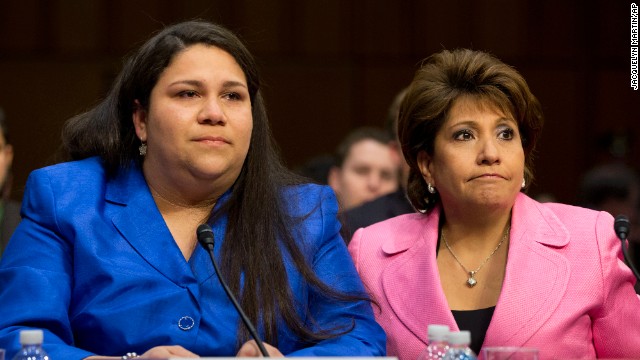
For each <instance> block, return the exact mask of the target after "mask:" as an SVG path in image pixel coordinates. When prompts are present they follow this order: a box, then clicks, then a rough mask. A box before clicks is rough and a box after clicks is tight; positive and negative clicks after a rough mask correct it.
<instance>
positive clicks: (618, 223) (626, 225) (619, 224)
mask: <svg viewBox="0 0 640 360" xmlns="http://www.w3.org/2000/svg"><path fill="white" fill-rule="evenodd" d="M630 228H631V223H630V222H629V218H628V217H626V216H624V215H618V216H616V219H615V221H614V222H613V230H614V231H615V232H616V235H617V236H618V238H620V239H621V240H625V239H626V238H627V236H629V230H630Z"/></svg>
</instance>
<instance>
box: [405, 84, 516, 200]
mask: <svg viewBox="0 0 640 360" xmlns="http://www.w3.org/2000/svg"><path fill="white" fill-rule="evenodd" d="M418 166H419V167H420V171H421V173H422V176H423V177H424V179H425V181H426V182H428V183H430V184H431V185H433V186H434V187H435V188H436V189H437V191H438V192H439V195H440V198H441V201H442V204H443V206H444V207H445V209H446V208H449V209H455V208H458V209H459V210H463V209H469V208H471V207H476V206H478V205H479V206H481V207H484V208H488V209H491V208H493V209H510V208H511V206H512V205H513V203H514V201H515V198H516V196H517V194H518V192H519V191H520V188H521V186H522V179H523V178H524V150H523V148H522V142H521V139H520V133H519V132H518V126H517V123H516V121H515V119H513V117H512V116H511V114H505V113H503V112H502V111H501V110H499V109H498V107H496V106H493V105H492V104H490V103H488V102H484V101H481V100H478V99H475V98H471V97H461V98H458V99H457V100H456V101H455V102H454V103H453V106H452V107H451V110H450V113H449V116H448V118H447V119H446V120H445V122H444V124H443V125H442V127H441V128H440V130H439V131H438V133H437V134H436V137H435V143H434V151H433V156H429V155H428V154H427V153H426V152H424V151H423V152H421V153H419V155H418Z"/></svg>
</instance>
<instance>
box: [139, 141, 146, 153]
mask: <svg viewBox="0 0 640 360" xmlns="http://www.w3.org/2000/svg"><path fill="white" fill-rule="evenodd" d="M138 151H139V152H140V156H145V155H147V143H144V142H143V143H142V144H140V146H139V147H138Z"/></svg>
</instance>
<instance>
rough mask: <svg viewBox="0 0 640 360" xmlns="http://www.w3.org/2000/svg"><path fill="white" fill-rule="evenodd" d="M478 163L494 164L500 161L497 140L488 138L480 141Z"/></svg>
mask: <svg viewBox="0 0 640 360" xmlns="http://www.w3.org/2000/svg"><path fill="white" fill-rule="evenodd" d="M478 144H479V145H478V146H479V150H478V164H479V165H482V164H485V165H493V164H499V163H500V149H499V148H498V144H496V140H494V139H487V140H484V141H480V142H478Z"/></svg>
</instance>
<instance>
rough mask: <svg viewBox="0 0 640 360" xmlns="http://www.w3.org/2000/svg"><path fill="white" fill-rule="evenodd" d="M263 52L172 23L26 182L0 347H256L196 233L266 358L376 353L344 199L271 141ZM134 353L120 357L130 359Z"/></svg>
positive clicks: (168, 351) (151, 351)
mask: <svg viewBox="0 0 640 360" xmlns="http://www.w3.org/2000/svg"><path fill="white" fill-rule="evenodd" d="M259 85H260V82H259V79H258V75H257V73H256V69H255V65H254V63H253V59H252V57H251V55H250V54H249V52H248V51H247V50H246V49H245V48H244V46H243V45H242V44H241V43H240V41H239V40H238V39H237V38H236V37H235V36H234V35H233V34H232V33H230V32H229V31H228V30H226V29H224V28H222V27H220V26H217V25H213V24H209V23H205V22H186V23H181V24H177V25H174V26H171V27H168V28H166V29H165V30H163V31H162V32H160V33H158V34H157V35H155V36H154V37H153V38H151V39H150V40H149V41H148V42H147V43H145V44H144V45H143V46H142V47H141V48H140V49H139V50H138V51H137V52H136V53H135V54H134V55H133V56H132V57H131V58H130V59H129V61H127V63H126V64H125V66H124V69H123V70H122V72H121V74H120V76H119V77H118V79H117V80H116V82H115V84H114V86H113V88H112V90H111V92H110V93H109V95H108V97H107V98H106V99H105V100H104V101H103V102H101V103H100V104H99V105H98V106H97V107H96V108H94V109H92V110H91V111H89V112H88V113H85V114H82V115H79V116H77V117H75V118H73V119H71V120H70V121H69V122H68V123H67V124H66V125H65V129H64V132H63V140H64V145H65V148H66V150H67V152H68V154H69V155H70V157H71V159H72V160H74V161H71V162H67V163H62V164H58V165H54V166H51V167H47V168H43V169H40V170H37V171H34V172H33V173H32V174H31V176H30V177H29V180H28V183H27V187H26V191H25V197H24V205H23V209H22V215H23V218H24V220H23V221H22V223H21V224H20V225H19V227H18V229H17V231H16V233H15V235H14V240H12V241H11V242H10V243H9V246H8V247H7V250H6V253H5V256H4V257H3V259H2V262H1V263H0V304H2V305H1V306H0V348H6V349H7V350H8V356H12V354H13V353H15V352H17V350H18V349H19V343H18V337H19V336H18V335H19V331H20V330H22V329H27V328H42V329H44V331H45V334H44V347H45V349H46V350H47V351H48V352H49V354H50V355H51V357H52V358H54V359H81V358H91V357H93V356H116V358H131V357H136V356H138V355H135V354H136V353H138V354H142V356H143V357H145V358H168V357H197V356H233V355H238V356H257V355H259V352H258V347H257V345H256V343H255V341H253V340H251V338H250V336H249V334H248V333H247V330H246V329H245V327H244V326H242V324H241V322H240V318H239V316H238V314H237V312H236V311H235V309H234V308H233V306H232V304H231V302H230V301H229V299H228V298H227V296H226V294H225V293H224V291H223V288H222V286H221V284H220V283H219V282H218V280H217V278H216V274H215V270H214V267H213V266H212V263H211V261H210V260H211V259H210V258H209V255H208V253H207V251H206V250H205V249H204V248H202V247H199V246H197V243H198V242H197V237H196V228H197V227H198V226H199V225H200V224H202V223H208V224H210V225H211V227H212V228H213V234H214V238H215V240H216V243H215V247H214V254H215V258H216V261H217V262H219V264H220V268H221V272H222V276H223V278H224V279H226V281H227V282H228V283H229V287H230V288H231V290H232V292H233V293H234V294H235V295H236V296H237V297H238V298H239V299H240V300H239V301H240V303H241V305H242V307H243V308H244V310H245V312H246V313H247V315H248V317H249V319H250V320H251V321H252V322H253V323H254V324H256V325H257V328H258V333H259V334H260V337H262V338H264V339H265V342H266V343H265V348H266V350H267V351H268V352H269V354H270V355H271V356H282V355H298V356H302V355H323V356H331V355H383V354H384V347H385V335H384V332H383V331H382V329H381V328H380V327H379V326H378V325H377V324H376V322H375V321H374V318H373V314H372V310H371V305H370V303H369V300H368V298H367V297H366V295H364V294H365V292H364V289H363V286H362V284H361V282H360V279H359V278H358V275H357V273H356V271H355V269H354V266H353V263H352V262H351V259H350V256H349V254H348V252H347V250H346V247H345V245H344V242H343V240H342V239H341V238H340V235H339V233H338V231H339V223H338V222H337V220H336V213H337V209H338V207H337V203H336V199H335V197H334V195H333V193H332V192H331V190H330V189H328V188H327V187H320V186H315V185H308V184H306V185H305V184H304V183H303V181H301V180H300V179H298V178H296V177H295V176H294V175H292V174H291V173H290V172H289V171H287V170H286V169H285V168H284V167H283V166H282V164H281V162H280V160H279V159H278V157H277V156H276V153H275V151H274V150H273V146H272V140H271V137H270V133H269V128H268V122H267V117H266V112H265V109H264V104H263V102H262V99H261V96H260V92H259ZM125 354H126V355H125Z"/></svg>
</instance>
